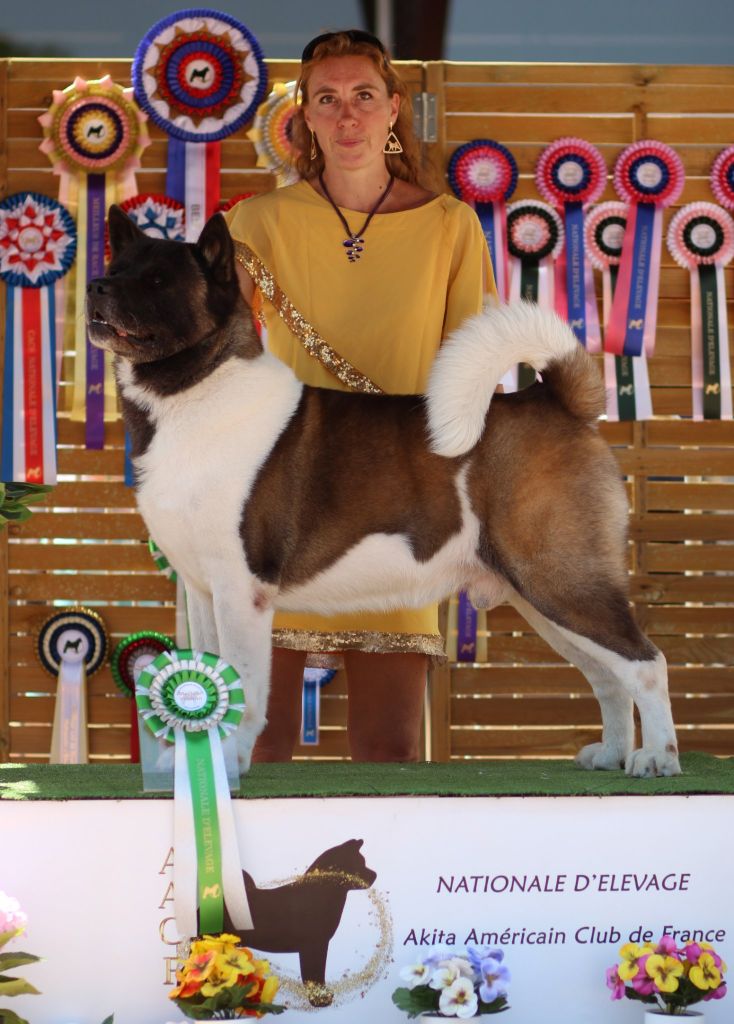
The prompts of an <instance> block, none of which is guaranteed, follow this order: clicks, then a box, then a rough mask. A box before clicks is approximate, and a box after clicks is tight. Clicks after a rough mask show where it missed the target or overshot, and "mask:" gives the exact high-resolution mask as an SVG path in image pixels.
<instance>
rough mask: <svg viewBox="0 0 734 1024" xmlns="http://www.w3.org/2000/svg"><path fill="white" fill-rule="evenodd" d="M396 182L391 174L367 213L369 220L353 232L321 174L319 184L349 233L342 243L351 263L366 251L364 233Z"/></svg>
mask: <svg viewBox="0 0 734 1024" xmlns="http://www.w3.org/2000/svg"><path fill="white" fill-rule="evenodd" d="M394 183H395V177H394V176H393V175H392V174H391V175H390V180H389V181H388V183H387V188H386V189H385V191H384V192H383V193H382V195H381V196H380V197H379V199H378V200H377V202H376V203H375V205H374V206H373V207H372V209H371V210H370V212H369V213H368V214H367V220H366V221H365V222H364V224H363V225H362V227H361V228H360V229H359V231H355V232H354V233H353V232H352V230H351V228H350V227H349V225H348V224H347V218H346V217H345V216H344V214H343V213H342V212H341V210H340V209H339V207H338V206H337V205H336V203H335V202H334V200H333V199H332V198H331V196H330V195H329V190H328V188H327V187H326V182H325V181H324V175H323V174H319V184H320V185H321V189H322V191H323V193H324V195H325V196H326V198H327V199H328V200H329V202H330V203H331V205H332V206H333V207H334V210H335V211H336V215H337V217H338V218H339V220H340V221H341V222H342V224H343V225H344V230H345V231H346V233H347V237H346V238H345V239H344V241H343V242H342V245H343V246H344V251H345V253H346V254H347V259H348V260H349V262H350V263H356V262H357V260H358V259H359V258H360V255H361V254H362V253H363V252H364V233H365V231H366V230H367V228H368V227H369V224H370V221H371V220H372V218H373V217H374V215H375V214H376V213H377V211H378V210H379V209H380V207H381V206H382V204H383V203H384V202H385V200H386V199H387V197H388V196H389V195H390V190H391V189H392V187H393V184H394Z"/></svg>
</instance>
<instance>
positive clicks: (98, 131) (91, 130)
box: [87, 124, 102, 138]
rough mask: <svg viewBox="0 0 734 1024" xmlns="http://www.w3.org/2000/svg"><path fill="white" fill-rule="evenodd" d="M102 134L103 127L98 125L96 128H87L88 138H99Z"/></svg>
mask: <svg viewBox="0 0 734 1024" xmlns="http://www.w3.org/2000/svg"><path fill="white" fill-rule="evenodd" d="M101 134H102V125H101V124H98V125H97V126H96V127H95V128H87V138H89V136H90V135H96V136H97V138H99V136H100V135H101Z"/></svg>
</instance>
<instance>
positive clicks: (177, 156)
mask: <svg viewBox="0 0 734 1024" xmlns="http://www.w3.org/2000/svg"><path fill="white" fill-rule="evenodd" d="M221 152H222V145H221V143H220V142H184V141H182V140H181V139H177V138H176V137H175V136H173V135H172V136H171V137H170V138H169V140H168V165H167V168H166V195H167V196H170V198H171V199H175V200H176V201H177V202H179V203H182V204H183V206H184V209H185V225H186V241H187V242H195V241H196V240H197V239H198V237H199V235H200V234H201V229H202V228H203V227H204V225H205V224H206V222H207V220H208V219H209V218H210V217H211V215H212V214H213V213H215V212H216V210H217V207H218V205H219V196H220V169H221Z"/></svg>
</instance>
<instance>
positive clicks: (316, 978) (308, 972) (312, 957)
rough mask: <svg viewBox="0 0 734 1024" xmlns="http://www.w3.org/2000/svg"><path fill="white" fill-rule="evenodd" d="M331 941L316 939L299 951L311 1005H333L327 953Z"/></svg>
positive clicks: (304, 982) (304, 981)
mask: <svg viewBox="0 0 734 1024" xmlns="http://www.w3.org/2000/svg"><path fill="white" fill-rule="evenodd" d="M328 951H329V943H328V941H327V942H323V941H319V940H318V939H316V938H314V941H313V942H312V943H311V944H310V945H309V946H308V948H307V949H302V950H300V952H299V960H300V964H301V980H302V981H303V984H304V985H305V986H306V995H307V996H308V1001H309V1003H310V1004H311V1006H331V1004H332V1002H333V1001H334V993H333V992H332V991H331V989H330V988H329V987H328V985H327V984H326V980H325V978H326V955H327V953H328Z"/></svg>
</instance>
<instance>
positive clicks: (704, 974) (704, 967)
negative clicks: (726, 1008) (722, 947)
mask: <svg viewBox="0 0 734 1024" xmlns="http://www.w3.org/2000/svg"><path fill="white" fill-rule="evenodd" d="M689 977H690V979H691V981H692V982H693V984H694V985H695V986H696V988H701V989H709V988H718V987H719V985H720V984H721V971H720V970H719V968H718V967H717V966H716V963H715V961H714V958H713V957H712V956H711V954H710V953H702V954H701V956H700V957H699V958H698V963H697V964H695V965H694V966H693V967H691V973H690V974H689Z"/></svg>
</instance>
